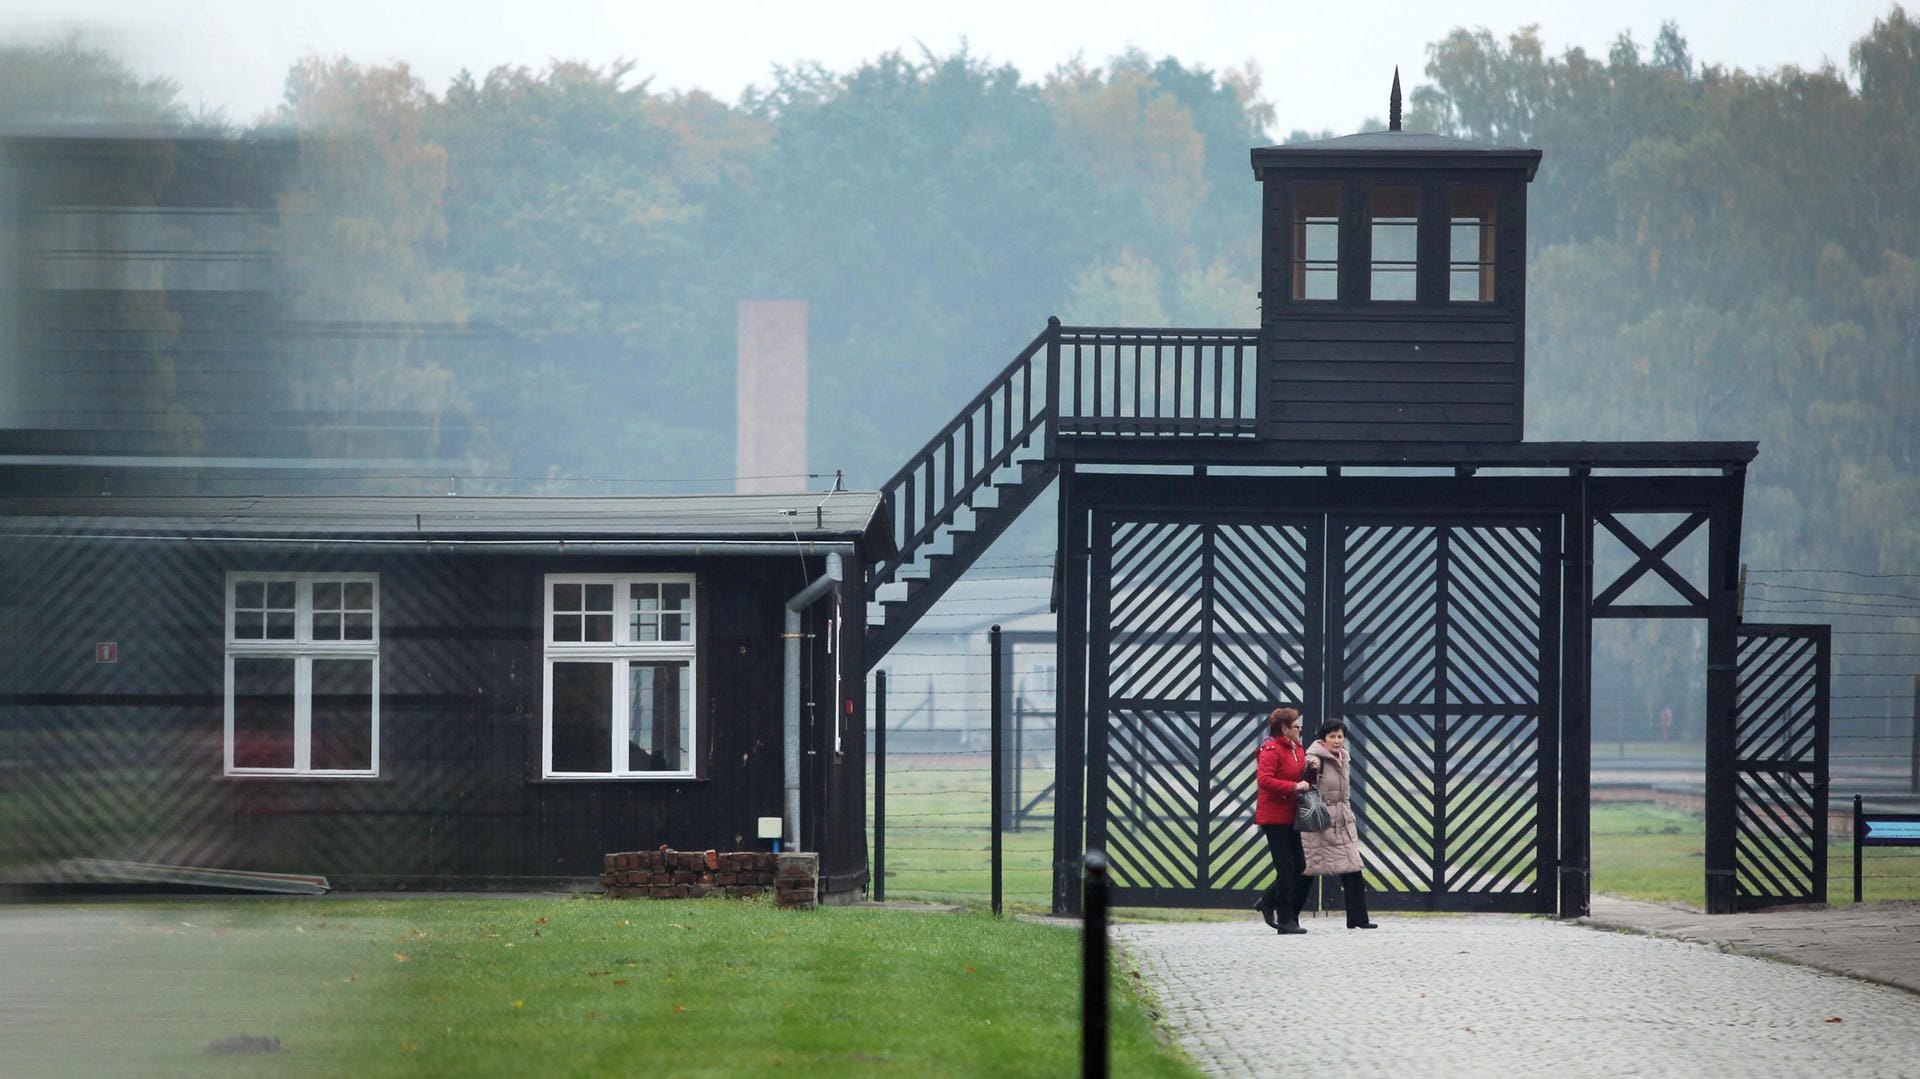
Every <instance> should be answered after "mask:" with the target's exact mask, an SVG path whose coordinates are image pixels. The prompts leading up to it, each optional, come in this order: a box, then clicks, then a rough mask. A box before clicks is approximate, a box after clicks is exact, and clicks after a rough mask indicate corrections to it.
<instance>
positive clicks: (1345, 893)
mask: <svg viewBox="0 0 1920 1079" xmlns="http://www.w3.org/2000/svg"><path fill="white" fill-rule="evenodd" d="M1340 895H1341V897H1342V898H1343V899H1345V900H1346V901H1347V928H1348V929H1355V928H1358V927H1359V926H1363V925H1365V924H1367V883H1366V881H1365V880H1363V879H1361V874H1360V872H1359V870H1355V871H1354V872H1352V873H1342V874H1340Z"/></svg>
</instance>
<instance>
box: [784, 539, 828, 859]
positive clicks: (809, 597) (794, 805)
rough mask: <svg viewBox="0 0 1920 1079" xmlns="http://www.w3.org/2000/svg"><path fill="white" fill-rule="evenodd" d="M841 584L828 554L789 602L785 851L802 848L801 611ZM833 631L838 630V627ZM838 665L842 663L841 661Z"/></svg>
mask: <svg viewBox="0 0 1920 1079" xmlns="http://www.w3.org/2000/svg"><path fill="white" fill-rule="evenodd" d="M839 583H840V555H839V554H838V553H837V552H833V551H829V552H827V571H826V572H825V573H822V574H821V575H820V576H819V577H817V578H815V579H814V581H813V583H812V584H809V585H808V586H807V587H805V588H803V589H801V590H800V591H799V592H797V593H795V594H794V597H793V598H792V599H790V600H788V601H787V626H786V632H785V633H783V634H782V635H781V636H782V638H783V640H784V641H785V643H786V677H785V679H784V684H783V686H782V688H781V694H780V696H781V702H780V703H781V706H782V712H783V722H782V724H781V735H782V737H781V741H782V749H783V752H784V756H785V757H786V773H787V774H786V780H787V791H786V793H787V821H786V832H787V837H786V839H785V840H784V841H783V842H782V843H781V846H780V849H782V850H799V849H800V612H801V611H804V610H806V609H807V608H808V607H811V606H813V602H814V601H815V600H817V599H819V598H820V597H821V596H824V595H826V594H827V591H828V590H829V589H831V588H832V587H833V586H834V585H836V584H839ZM834 628H835V630H838V629H839V627H838V626H836V627H834ZM836 651H837V650H836ZM835 662H836V663H837V662H839V661H838V659H836V660H835Z"/></svg>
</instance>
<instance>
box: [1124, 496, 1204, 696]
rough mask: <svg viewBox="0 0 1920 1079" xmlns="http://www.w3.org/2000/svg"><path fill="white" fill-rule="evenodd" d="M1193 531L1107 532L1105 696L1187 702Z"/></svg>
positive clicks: (1192, 652) (1196, 622)
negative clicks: (1109, 550)
mask: <svg viewBox="0 0 1920 1079" xmlns="http://www.w3.org/2000/svg"><path fill="white" fill-rule="evenodd" d="M1204 539H1205V536H1204V534H1203V532H1202V530H1201V529H1200V528H1199V527H1198V526H1194V525H1181V524H1151V523H1149V524H1122V525H1119V526H1117V527H1116V528H1115V529H1114V531H1113V570H1112V581H1113V584H1112V588H1113V596H1112V600H1111V607H1112V616H1111V622H1110V626H1111V634H1112V636H1111V639H1110V641H1111V643H1110V645H1109V653H1110V658H1109V660H1108V665H1107V670H1108V672H1109V682H1108V686H1107V695H1108V696H1109V697H1110V698H1112V699H1116V700H1119V699H1137V700H1190V699H1193V698H1194V697H1196V696H1197V694H1198V691H1199V685H1200V667H1201V664H1200V654H1201V651H1202V649H1203V648H1204V647H1205V644H1204V642H1203V641H1202V640H1201V624H1200V620H1201V607H1202V601H1201V589H1202V587H1203V581H1202V578H1201V572H1202V568H1201V567H1202V559H1201V557H1200V549H1201V544H1202V543H1203V542H1204Z"/></svg>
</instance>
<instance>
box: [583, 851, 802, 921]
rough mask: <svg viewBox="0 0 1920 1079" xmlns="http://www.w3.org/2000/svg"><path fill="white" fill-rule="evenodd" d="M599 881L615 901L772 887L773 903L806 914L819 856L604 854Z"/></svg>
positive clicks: (739, 893) (740, 892)
mask: <svg viewBox="0 0 1920 1079" xmlns="http://www.w3.org/2000/svg"><path fill="white" fill-rule="evenodd" d="M600 883H601V885H602V886H603V887H605V888H606V890H607V895H608V896H610V897H612V898H614V899H701V898H704V897H706V896H710V895H725V896H734V897H745V896H751V895H759V894H760V893H762V892H765V891H766V890H767V889H769V888H771V889H773V897H774V902H775V905H777V906H779V907H780V908H781V909H782V910H811V909H812V908H813V907H814V906H815V904H816V903H817V902H818V895H819V885H820V856H819V855H818V854H810V853H796V854H773V853H770V852H767V851H733V852H722V851H712V850H705V851H683V850H673V849H671V848H668V847H664V846H663V847H661V848H660V849H658V850H646V851H627V852H625V853H622V854H609V855H607V856H606V858H605V861H604V863H603V868H602V869H601V872H600Z"/></svg>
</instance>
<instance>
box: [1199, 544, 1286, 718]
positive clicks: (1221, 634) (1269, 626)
mask: <svg viewBox="0 0 1920 1079" xmlns="http://www.w3.org/2000/svg"><path fill="white" fill-rule="evenodd" d="M1211 536H1212V540H1213V574H1212V577H1211V579H1210V580H1209V581H1208V585H1209V588H1210V592H1211V595H1212V598H1213V633H1212V637H1211V640H1210V642H1209V643H1210V646H1211V649H1212V660H1213V663H1212V672H1213V684H1212V685H1211V686H1209V687H1208V689H1209V694H1208V695H1209V697H1210V698H1211V699H1212V700H1214V701H1221V702H1225V701H1233V702H1244V703H1247V704H1254V705H1259V704H1265V705H1267V707H1269V708H1271V707H1274V706H1277V705H1279V704H1281V703H1289V704H1295V705H1297V704H1299V703H1300V692H1301V690H1300V687H1301V686H1302V685H1303V684H1304V682H1305V681H1306V665H1307V655H1306V643H1305V633H1304V630H1305V627H1306V626H1307V619H1308V613H1307V606H1308V605H1307V595H1306V582H1307V565H1306V560H1307V537H1306V532H1305V530H1304V529H1302V528H1300V527H1298V526H1290V527H1289V526H1275V525H1221V526H1217V527H1215V528H1214V529H1213V530H1212V533H1211ZM1256 745H1257V743H1256Z"/></svg>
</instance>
